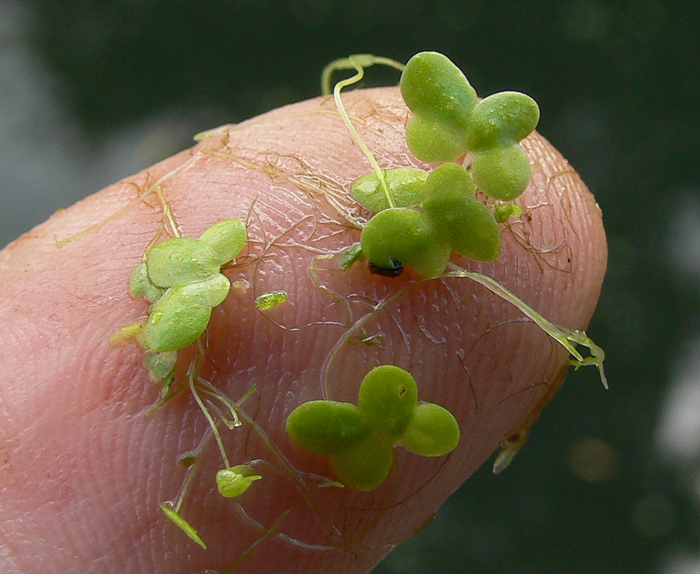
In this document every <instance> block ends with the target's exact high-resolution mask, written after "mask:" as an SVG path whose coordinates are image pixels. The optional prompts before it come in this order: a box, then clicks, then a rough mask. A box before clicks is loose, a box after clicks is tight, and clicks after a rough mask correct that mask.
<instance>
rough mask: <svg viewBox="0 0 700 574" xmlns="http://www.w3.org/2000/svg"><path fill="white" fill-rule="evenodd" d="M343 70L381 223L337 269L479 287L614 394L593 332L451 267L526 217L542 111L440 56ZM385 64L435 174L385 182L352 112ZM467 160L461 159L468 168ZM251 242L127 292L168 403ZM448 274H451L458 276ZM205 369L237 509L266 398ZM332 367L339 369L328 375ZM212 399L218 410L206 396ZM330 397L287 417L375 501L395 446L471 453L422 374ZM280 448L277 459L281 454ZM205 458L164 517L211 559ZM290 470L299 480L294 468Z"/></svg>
mask: <svg viewBox="0 0 700 574" xmlns="http://www.w3.org/2000/svg"><path fill="white" fill-rule="evenodd" d="M338 62H340V64H339V65H337V64H338ZM338 62H334V63H332V64H331V65H330V66H329V68H328V69H330V70H331V71H332V69H343V68H355V70H356V71H357V74H356V76H354V77H353V78H351V79H349V80H344V81H341V82H338V83H337V84H336V86H335V89H334V96H335V99H336V103H337V105H338V111H339V112H340V114H341V116H342V117H343V120H344V121H345V123H346V126H347V127H348V129H349V130H350V132H351V134H352V135H353V137H354V138H355V140H356V141H357V143H358V145H359V146H360V147H361V148H362V149H363V151H364V152H365V154H366V155H367V157H368V159H369V160H370V163H371V164H372V166H373V167H374V172H372V173H369V174H367V175H365V176H363V177H361V178H360V179H358V180H357V181H356V182H355V183H354V184H353V186H352V190H351V193H352V195H353V197H354V198H355V199H356V200H357V201H358V203H360V204H361V205H362V206H363V207H365V208H366V209H367V210H368V211H369V212H370V213H372V214H373V216H372V217H371V218H370V220H369V221H368V222H367V223H366V224H365V225H364V226H363V228H362V232H361V238H360V243H358V244H355V245H353V246H351V247H349V248H348V249H347V250H346V251H345V252H344V253H343V254H342V255H341V256H340V257H339V258H338V265H339V267H340V268H341V269H342V270H343V271H346V270H348V269H349V268H350V267H351V266H352V265H353V264H355V263H356V262H358V261H362V260H365V259H366V260H368V261H369V267H370V270H371V271H373V272H375V273H381V274H384V275H389V276H396V275H398V274H400V273H401V272H402V270H403V268H404V266H405V265H410V266H412V267H413V268H414V270H415V271H416V272H417V273H418V274H420V275H422V276H423V277H425V278H428V279H429V278H435V277H440V276H442V277H463V278H468V279H471V280H473V281H476V282H478V283H480V284H482V285H484V286H485V287H487V288H488V289H490V290H491V291H492V292H493V293H495V294H496V295H498V296H500V297H502V298H503V299H505V300H507V301H509V302H510V303H512V304H513V305H515V306H516V307H517V308H518V309H520V310H521V311H522V312H523V313H524V314H525V315H526V316H527V317H529V318H530V319H531V320H533V321H534V322H535V323H536V324H537V325H538V326H539V327H540V328H542V329H543V330H544V331H545V332H546V333H548V334H549V335H550V336H552V337H553V338H554V339H556V340H557V341H558V342H559V343H560V344H561V345H563V346H564V347H565V348H566V349H567V350H568V351H569V352H570V353H571V354H572V355H573V357H574V360H573V361H572V364H574V365H575V366H577V367H578V366H582V365H585V364H594V365H595V366H597V367H598V369H599V370H600V373H601V378H602V379H603V382H604V383H605V377H604V374H603V369H602V362H603V359H604V353H603V351H602V349H600V348H598V347H597V346H595V344H594V343H593V342H592V341H591V340H590V339H588V337H587V336H586V334H585V332H583V331H570V330H567V329H562V328H560V327H558V326H556V325H554V324H552V323H550V322H549V321H547V320H546V319H544V318H543V317H542V316H541V315H539V314H538V313H537V312H536V311H534V310H533V309H531V308H530V307H529V306H527V305H526V304H525V303H523V302H522V301H520V300H519V299H518V298H517V297H515V295H513V294H512V293H510V292H508V291H507V290H506V289H505V288H503V287H502V286H500V285H499V284H498V283H497V282H495V281H494V280H492V279H490V278H488V277H486V276H483V275H480V274H478V273H472V272H469V271H466V270H464V269H461V268H460V267H458V266H457V265H455V264H454V263H451V262H450V256H451V253H452V251H454V252H456V253H458V254H460V255H462V256H466V257H470V258H473V259H477V260H483V261H491V260H495V259H497V258H498V256H499V254H500V231H499V227H498V223H500V222H504V221H506V220H507V219H508V218H509V217H510V216H513V215H518V214H519V213H520V211H519V208H518V206H517V205H515V204H513V203H508V202H511V201H512V200H514V199H516V198H517V197H518V196H519V195H520V194H521V193H522V192H523V191H524V190H525V188H526V187H527V185H528V183H529V180H530V164H529V160H528V158H527V156H526V155H525V152H524V151H523V149H522V148H521V147H520V145H519V142H520V141H521V140H522V139H523V138H525V137H526V136H527V135H528V134H529V133H530V132H531V131H532V130H533V129H534V128H535V126H536V125H537V122H538V119H539V109H538V107H537V104H536V103H535V102H534V101H533V100H532V99H531V98H529V97H528V96H525V95H524V94H518V93H515V92H503V93H500V94H495V95H493V96H490V97H488V98H485V99H484V100H481V101H479V99H478V97H477V95H476V92H475V91H474V89H473V88H472V87H471V85H470V84H469V82H468V81H467V80H466V78H465V77H464V75H463V74H462V72H461V71H460V70H459V69H458V68H457V67H456V66H455V65H454V64H453V63H452V62H451V61H450V60H449V59H448V58H446V57H445V56H443V55H441V54H437V53H435V52H424V53H421V54H417V55H416V56H414V57H413V58H411V60H410V61H409V62H408V64H407V65H406V66H405V67H404V66H402V65H401V64H398V63H397V62H394V61H392V60H388V59H385V58H375V57H374V56H371V55H367V54H365V55H360V56H356V57H351V58H349V59H347V60H341V61H338ZM375 63H382V64H386V65H390V66H392V67H395V68H397V69H401V70H402V77H401V82H400V87H401V93H402V94H403V97H404V100H405V102H406V104H407V106H408V107H409V109H410V110H411V111H412V112H413V117H412V118H411V119H410V121H409V123H408V125H407V132H406V140H407V144H408V147H409V149H410V150H411V152H412V153H413V154H414V155H415V156H416V157H417V158H418V159H420V160H422V161H425V162H430V163H439V164H442V165H438V166H437V167H435V168H434V169H433V170H432V171H424V170H419V169H413V168H399V169H391V170H382V169H381V168H380V167H379V165H378V164H377V162H376V159H375V158H374V157H373V155H372V153H371V152H370V151H369V149H368V148H367V146H366V145H365V144H364V142H363V141H362V140H361V138H360V137H359V135H358V134H357V132H356V130H355V129H354V127H353V126H352V123H351V122H350V120H349V117H348V116H347V114H346V113H345V110H344V108H343V106H342V100H341V99H340V90H341V89H342V87H344V86H347V85H350V84H352V83H355V82H356V81H358V80H359V79H361V78H362V74H363V71H362V66H369V65H372V64H375ZM329 78H330V72H327V71H324V85H326V86H327V85H329ZM326 91H328V88H326ZM461 156H464V159H463V161H462V162H461V163H456V160H458V159H459V158H460V157H461ZM477 188H478V189H479V190H480V191H481V192H482V193H483V194H484V195H486V196H487V197H488V199H487V201H486V202H483V201H481V200H480V199H479V197H478V196H477ZM154 189H155V190H156V193H158V194H159V197H161V201H162V202H163V207H164V216H165V214H166V211H167V212H168V213H169V206H167V202H165V200H164V198H163V197H162V193H161V190H160V188H159V186H155V187H154ZM145 196H146V195H144V197H145ZM246 241H247V231H246V227H245V225H244V224H243V222H241V221H240V220H237V219H227V220H224V221H220V222H218V223H216V224H214V225H212V226H211V227H210V228H208V229H207V230H206V231H205V232H204V233H203V234H202V235H201V236H200V237H199V239H194V238H187V237H180V236H176V237H173V238H171V239H166V240H165V241H162V242H161V243H158V244H156V245H155V246H153V247H152V248H150V249H149V250H148V251H147V252H146V254H145V256H144V260H143V263H141V264H140V265H138V266H137V267H136V269H135V270H134V271H133V273H132V274H131V277H130V279H129V290H130V292H131V294H132V295H134V296H135V297H143V298H144V299H146V300H147V301H148V302H149V309H148V317H147V319H146V320H145V321H142V322H137V323H134V324H132V325H128V326H126V327H124V328H123V329H121V330H120V332H119V333H117V334H116V336H115V340H124V339H136V340H137V341H138V342H139V343H140V344H141V346H142V347H143V348H144V349H145V351H144V355H143V363H144V365H145V367H146V369H147V370H148V372H149V373H150V375H151V377H152V378H153V379H155V380H157V381H161V382H163V397H164V400H165V396H166V395H167V393H168V392H169V389H170V386H171V384H172V382H173V379H174V377H175V365H176V362H177V355H178V351H179V350H181V349H184V348H186V347H188V346H190V345H193V344H194V343H198V345H199V347H198V351H197V357H199V359H201V358H202V356H203V352H204V351H203V347H202V343H201V340H200V338H201V337H202V335H203V334H204V332H205V331H206V329H207V326H208V324H209V320H210V318H211V312H212V309H213V308H214V307H216V306H217V305H219V304H220V303H222V302H223V301H224V299H225V298H226V297H227V295H228V293H229V290H230V288H231V283H230V281H229V279H228V277H226V276H225V275H224V274H223V273H222V267H225V266H227V265H228V264H229V263H230V262H232V261H233V260H234V258H235V257H236V256H237V255H238V254H239V253H240V251H241V250H242V249H243V247H244V245H245V243H246ZM448 265H449V267H450V270H449V271H446V269H447V268H448ZM286 300H287V293H286V292H285V291H273V292H269V293H264V294H262V295H260V296H258V297H257V298H256V300H255V302H254V305H255V307H256V308H257V309H258V310H259V311H267V310H270V309H272V308H273V307H275V306H276V305H279V304H281V303H284V302H285V301H286ZM358 323H361V321H359V322H358ZM356 327H357V324H356V325H355V326H353V327H351V328H350V329H349V331H348V333H346V335H344V336H343V337H342V338H341V341H342V340H346V339H347V336H348V335H349V333H350V332H352V331H353V330H354V329H355V328H356ZM575 344H581V345H583V346H586V347H588V348H589V349H590V350H591V355H592V356H591V357H588V358H584V357H583V356H582V355H581V354H580V353H579V352H578V351H577V349H576V347H575V346H574V345H575ZM331 355H332V353H331ZM331 358H332V356H331ZM199 359H195V360H193V362H192V364H191V365H190V368H189V369H188V373H187V377H186V378H187V379H188V382H189V387H190V390H191V392H192V395H193V397H194V399H195V400H196V401H197V403H198V405H199V407H200V408H201V410H202V412H203V413H204V415H205V417H206V418H207V420H208V422H209V426H210V432H209V434H208V436H213V437H214V438H215V439H216V441H217V443H218V446H219V450H220V453H221V456H222V459H223V461H224V468H222V469H220V470H219V471H218V472H217V474H216V484H217V488H218V491H219V493H220V494H221V495H222V496H223V497H225V498H235V497H238V496H240V495H241V494H243V493H244V492H245V491H247V490H248V488H250V486H251V485H252V484H254V483H255V482H256V481H258V480H261V478H262V476H261V475H260V474H258V470H256V469H254V468H253V465H252V463H251V464H238V465H233V466H232V465H231V464H230V463H229V460H228V457H227V455H226V451H225V449H224V446H223V442H222V439H221V436H220V433H219V430H218V426H219V425H220V424H224V425H225V426H226V427H228V428H229V429H233V428H235V427H237V426H239V425H240V424H242V423H241V421H240V420H239V418H238V416H239V414H240V416H241V418H242V419H244V420H245V421H246V422H247V423H248V424H250V425H252V426H253V427H254V428H255V429H256V430H257V431H258V432H260V433H262V432H263V431H262V430H261V429H260V428H259V427H257V426H256V423H255V422H254V421H253V420H252V419H251V418H250V417H248V416H247V415H246V414H245V412H244V411H242V410H241V411H239V410H238V409H239V407H240V406H241V405H242V404H243V403H244V402H245V401H246V400H247V398H248V397H249V396H250V395H251V394H252V393H253V392H254V390H255V388H254V387H252V388H251V389H249V391H248V392H247V393H246V394H245V395H244V396H243V397H242V398H241V399H239V401H233V400H231V399H230V398H229V397H228V396H227V395H226V394H225V393H223V392H222V391H220V390H219V389H217V388H216V387H214V385H212V384H211V383H209V382H208V381H206V380H204V379H202V378H201V377H199V376H198V375H197V365H198V363H197V361H198V360H199ZM324 368H325V369H326V371H327V364H326V365H325V366H324ZM202 392H203V393H206V396H207V399H208V401H209V402H208V403H205V401H204V400H203V399H202V397H200V393H202ZM323 396H324V397H325V399H324V400H316V401H310V402H306V403H303V404H301V405H299V406H298V407H297V408H296V409H295V410H294V411H293V412H292V413H291V414H290V415H289V417H288V419H287V425H286V426H287V431H288V432H289V434H290V436H291V437H292V439H293V440H294V441H295V442H296V443H297V444H298V445H299V446H300V447H301V448H303V449H305V450H307V451H309V452H311V453H313V454H316V455H319V456H324V457H329V458H330V461H331V464H332V467H333V469H334V471H335V473H336V475H337V478H338V479H339V480H340V481H341V482H342V483H343V484H344V485H346V486H349V487H352V488H355V489H357V490H360V491H368V490H372V489H375V488H377V487H379V486H380V485H381V484H382V483H383V482H384V481H385V479H386V478H387V476H388V475H389V473H390V471H391V469H392V467H393V466H394V448H395V447H396V446H401V447H403V448H404V449H406V450H408V451H410V452H412V453H415V454H418V455H422V456H432V457H434V456H443V455H446V454H448V453H449V452H451V451H452V450H453V449H454V448H455V447H456V446H457V444H458V442H459V438H460V430H459V426H458V424H457V421H456V420H455V418H454V417H453V415H452V414H451V413H450V412H449V411H448V410H447V409H445V408H443V407H441V406H439V405H437V404H433V403H429V402H422V401H419V400H418V388H417V385H416V381H415V380H414V378H413V376H412V375H411V374H410V373H409V372H407V371H405V370H403V369H401V368H399V367H397V366H394V365H381V366H379V367H376V368H375V369H373V370H372V371H370V372H369V373H368V374H367V375H366V376H365V378H364V379H363V381H362V384H361V385H360V389H359V398H358V404H357V405H354V404H352V403H342V402H337V401H332V400H329V392H328V388H327V387H326V386H325V385H324V395H323ZM216 401H218V406H215V408H214V410H213V411H210V408H209V406H212V405H213V402H216ZM208 405H209V406H208ZM268 446H269V447H270V448H271V449H272V450H273V451H275V450H276V447H275V446H274V445H270V444H268ZM518 448H519V447H518ZM515 452H517V449H511V450H510V451H509V453H507V454H508V456H510V457H511V458H512V456H513V454H514V453H515ZM199 454H201V453H200V451H199V450H198V451H192V452H190V453H186V455H183V457H182V460H181V462H182V464H183V465H184V466H186V467H187V468H188V478H186V479H185V483H184V484H183V488H182V489H181V492H180V494H179V496H178V499H177V501H176V502H174V503H172V502H166V503H163V504H161V508H162V510H163V512H164V513H165V515H166V516H167V517H168V518H169V519H170V520H172V521H173V523H175V524H176V525H177V526H178V527H179V528H181V529H182V530H183V531H184V532H185V533H186V534H187V535H188V536H189V537H190V538H191V539H192V540H194V541H195V542H196V543H197V544H199V545H200V546H202V547H203V548H206V545H205V544H204V541H203V540H202V539H201V538H200V536H199V534H198V533H197V531H196V529H195V528H194V527H193V526H192V525H190V524H189V523H188V522H187V521H186V520H185V519H184V517H183V516H182V515H181V514H180V509H181V506H182V503H183V500H184V498H185V495H186V492H187V487H188V485H189V484H190V483H191V479H192V477H193V476H194V475H193V474H191V473H193V472H194V470H195V469H196V467H197V464H198V457H199ZM277 454H278V455H279V453H277ZM499 459H500V460H502V461H505V462H504V463H502V464H507V462H508V461H509V460H510V458H508V457H505V458H500V457H499ZM506 459H507V460H506ZM262 462H264V461H262ZM290 470H292V471H294V472H297V471H296V470H295V469H291V467H290ZM302 480H303V479H302ZM290 511H291V509H290V510H288V511H287V512H286V513H284V514H283V515H282V517H281V518H280V521H281V520H284V518H285V517H286V515H287V514H288V513H289V512H290ZM278 522H279V521H278ZM275 528H276V526H274V527H273V528H272V530H270V531H268V532H267V533H266V534H264V535H263V538H264V537H265V536H267V535H269V534H271V533H272V532H273V531H274V529H275ZM254 547H255V545H254V546H253V547H252V548H254ZM252 548H251V549H252ZM247 554H248V553H247V552H246V553H245V554H244V556H243V557H242V558H241V559H243V558H245V556H246V555H247ZM239 562H240V560H239V561H238V562H236V564H234V565H233V566H232V567H231V568H229V569H228V570H227V571H226V572H230V571H232V570H233V569H234V568H235V567H236V565H237V564H238V563H239Z"/></svg>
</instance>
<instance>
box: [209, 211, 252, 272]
mask: <svg viewBox="0 0 700 574" xmlns="http://www.w3.org/2000/svg"><path fill="white" fill-rule="evenodd" d="M247 239H248V234H247V231H246V227H245V223H243V222H242V221H241V220H240V219H224V220H223V221H219V222H218V223H215V224H214V225H212V226H211V227H209V228H208V229H207V230H206V231H205V232H204V233H202V235H201V236H200V238H199V240H200V241H201V242H202V243H204V244H206V245H208V246H209V247H211V248H212V249H213V250H214V251H215V252H216V254H217V256H218V263H219V265H223V264H224V263H228V262H229V261H231V260H232V259H233V258H234V257H235V256H236V255H238V254H239V253H240V252H241V250H242V249H243V246H244V245H245V242H246V241H247Z"/></svg>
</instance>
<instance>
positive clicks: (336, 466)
mask: <svg viewBox="0 0 700 574" xmlns="http://www.w3.org/2000/svg"><path fill="white" fill-rule="evenodd" d="M331 464H332V465H333V470H334V471H335V474H336V475H337V476H338V479H339V480H340V482H342V483H343V484H344V485H346V486H349V487H351V488H355V489H357V490H361V491H367V490H374V489H375V488H378V487H379V486H381V484H382V483H383V482H384V481H385V480H386V477H387V476H389V472H390V471H391V467H392V465H393V464H394V449H393V448H392V445H391V444H390V443H389V442H387V441H386V439H383V438H382V437H380V436H377V435H376V434H374V433H372V434H371V435H370V436H368V437H367V438H365V439H364V440H363V441H362V442H360V443H359V444H357V445H355V446H353V447H351V448H350V449H348V450H345V451H343V452H342V453H340V454H338V455H335V456H333V457H332V458H331Z"/></svg>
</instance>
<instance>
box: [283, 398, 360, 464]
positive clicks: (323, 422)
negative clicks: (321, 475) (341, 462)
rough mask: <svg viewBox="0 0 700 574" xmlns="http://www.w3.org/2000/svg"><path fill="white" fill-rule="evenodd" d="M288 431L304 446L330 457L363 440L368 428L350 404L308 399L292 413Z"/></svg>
mask: <svg viewBox="0 0 700 574" xmlns="http://www.w3.org/2000/svg"><path fill="white" fill-rule="evenodd" d="M287 432H288V433H289V436H291V437H292V439H293V440H294V442H296V443H297V444H298V445H299V446H300V447H302V448H303V449H305V450H308V451H309V452H311V453H313V454H318V455H320V456H331V455H333V454H338V453H341V452H343V451H345V450H347V449H349V448H351V447H352V446H353V445H356V444H357V443H358V442H360V441H361V440H363V439H364V438H365V437H366V436H367V435H368V433H369V427H368V426H367V425H366V424H365V423H364V422H363V420H362V417H361V416H360V413H359V412H358V409H357V407H356V406H355V405H353V404H351V403H340V402H337V401H308V402H306V403H302V404H301V405H299V406H298V407H297V408H296V409H294V410H293V411H292V412H291V414H290V415H289V417H288V418H287Z"/></svg>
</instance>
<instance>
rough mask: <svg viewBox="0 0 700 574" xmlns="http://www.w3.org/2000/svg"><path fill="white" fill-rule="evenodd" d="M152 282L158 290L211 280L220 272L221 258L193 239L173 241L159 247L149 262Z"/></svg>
mask: <svg viewBox="0 0 700 574" xmlns="http://www.w3.org/2000/svg"><path fill="white" fill-rule="evenodd" d="M146 266H147V269H148V278H149V279H150V280H151V283H153V284H154V285H156V286H158V287H176V286H179V285H186V284H187V283H196V282H199V281H203V280H204V279H208V278H209V277H211V276H212V275H215V274H216V273H218V272H219V269H220V267H221V265H220V263H219V256H218V254H217V253H216V251H214V250H213V249H212V248H211V247H209V246H208V245H206V244H205V243H202V242H201V241H199V240H198V239H192V238H191V237H173V238H171V239H166V240H165V241H162V242H161V243H159V244H158V245H155V246H154V247H153V248H152V249H151V250H150V251H149V252H148V259H147V261H146Z"/></svg>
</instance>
